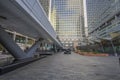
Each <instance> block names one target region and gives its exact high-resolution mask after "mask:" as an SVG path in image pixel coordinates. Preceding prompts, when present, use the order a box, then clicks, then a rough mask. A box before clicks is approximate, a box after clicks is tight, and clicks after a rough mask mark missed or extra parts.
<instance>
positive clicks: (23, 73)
mask: <svg viewBox="0 0 120 80" xmlns="http://www.w3.org/2000/svg"><path fill="white" fill-rule="evenodd" d="M117 60H118V59H117V58H115V57H87V56H80V55H78V54H75V53H72V54H70V55H67V54H63V53H61V54H56V55H52V56H49V57H47V58H44V59H41V60H39V61H36V62H33V63H31V64H29V65H27V66H24V67H22V68H19V69H17V70H15V71H12V72H10V73H7V74H5V75H2V76H0V80H120V67H119V64H118V61H117Z"/></svg>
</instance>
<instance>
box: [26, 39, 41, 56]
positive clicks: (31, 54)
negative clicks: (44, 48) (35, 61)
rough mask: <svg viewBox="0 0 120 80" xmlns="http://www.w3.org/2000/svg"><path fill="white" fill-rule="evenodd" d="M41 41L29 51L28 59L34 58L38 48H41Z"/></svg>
mask: <svg viewBox="0 0 120 80" xmlns="http://www.w3.org/2000/svg"><path fill="white" fill-rule="evenodd" d="M40 44H41V41H36V42H35V44H34V45H33V46H32V47H31V48H29V49H28V50H27V52H26V53H27V57H33V56H34V52H35V51H36V49H37V48H39V47H40Z"/></svg>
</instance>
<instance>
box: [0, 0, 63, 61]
mask: <svg viewBox="0 0 120 80" xmlns="http://www.w3.org/2000/svg"><path fill="white" fill-rule="evenodd" d="M6 30H9V31H14V32H17V33H20V34H22V35H25V36H28V37H31V38H33V39H34V40H35V42H34V44H33V45H32V46H31V47H30V48H29V49H28V50H27V51H23V50H22V49H21V48H20V47H19V46H18V45H17V44H16V43H15V41H14V40H13V39H12V38H11V37H10V35H9V34H8V33H7V32H6ZM0 43H1V44H2V45H3V46H4V47H5V48H6V49H7V51H8V52H9V53H10V54H11V55H12V56H13V57H14V58H15V60H16V61H18V62H19V61H25V60H27V61H29V59H30V60H31V59H33V58H34V54H35V51H36V49H38V48H39V47H40V45H41V44H43V45H42V47H44V46H45V44H47V45H49V46H52V47H53V48H54V50H57V49H60V48H62V44H61V43H60V41H59V40H58V39H57V35H56V32H55V31H54V29H53V27H52V25H51V24H50V22H49V20H48V18H47V16H46V13H45V12H44V10H43V8H42V6H41V4H40V2H39V1H38V0H0Z"/></svg>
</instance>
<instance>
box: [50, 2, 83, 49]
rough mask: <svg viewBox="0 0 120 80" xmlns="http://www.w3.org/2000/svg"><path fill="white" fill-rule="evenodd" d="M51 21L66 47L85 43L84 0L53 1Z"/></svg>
mask: <svg viewBox="0 0 120 80" xmlns="http://www.w3.org/2000/svg"><path fill="white" fill-rule="evenodd" d="M50 16H51V17H50V21H51V23H52V25H53V26H54V29H55V30H56V32H57V35H58V36H59V38H60V40H61V42H62V43H63V45H64V47H68V48H70V47H71V48H72V47H74V44H78V45H81V44H82V43H83V41H84V35H85V30H84V11H83V0H51V11H50Z"/></svg>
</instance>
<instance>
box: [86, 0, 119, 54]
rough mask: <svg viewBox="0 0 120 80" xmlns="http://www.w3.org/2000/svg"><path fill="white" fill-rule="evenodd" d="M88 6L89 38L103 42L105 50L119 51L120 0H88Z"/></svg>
mask: <svg viewBox="0 0 120 80" xmlns="http://www.w3.org/2000/svg"><path fill="white" fill-rule="evenodd" d="M86 6H87V18H88V30H89V31H88V33H89V40H90V41H93V42H95V41H98V42H100V43H102V45H103V47H104V49H105V51H106V50H107V51H110V50H114V51H115V50H117V51H119V50H120V42H119V41H120V39H119V34H120V0H86ZM110 41H112V42H113V46H114V49H112V46H111V42H110ZM111 52H112V51H111ZM119 52H120V51H119ZM112 53H113V52H112Z"/></svg>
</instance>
